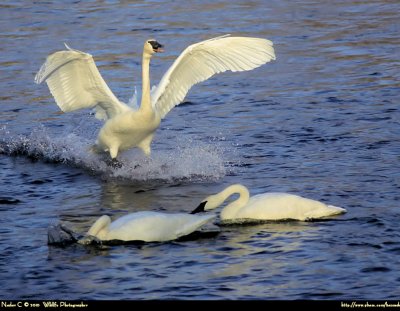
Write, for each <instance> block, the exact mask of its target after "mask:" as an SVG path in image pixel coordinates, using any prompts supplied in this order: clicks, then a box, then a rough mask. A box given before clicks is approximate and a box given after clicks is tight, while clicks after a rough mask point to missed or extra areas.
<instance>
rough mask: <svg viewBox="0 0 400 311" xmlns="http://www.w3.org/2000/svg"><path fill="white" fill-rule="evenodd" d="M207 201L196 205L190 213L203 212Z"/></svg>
mask: <svg viewBox="0 0 400 311" xmlns="http://www.w3.org/2000/svg"><path fill="white" fill-rule="evenodd" d="M206 204H207V201H204V202H201V203H200V205H199V206H197V207H196V208H195V209H194V210H193V211H191V212H190V214H197V213H204V212H205V210H204V207H205V206H206Z"/></svg>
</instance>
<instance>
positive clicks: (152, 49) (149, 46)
mask: <svg viewBox="0 0 400 311" xmlns="http://www.w3.org/2000/svg"><path fill="white" fill-rule="evenodd" d="M163 47H164V46H163V45H162V44H161V43H159V42H157V41H156V40H154V39H150V40H147V41H146V43H145V44H144V53H147V54H150V55H153V54H154V53H161V52H164V49H163Z"/></svg>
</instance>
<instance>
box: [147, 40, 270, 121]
mask: <svg viewBox="0 0 400 311" xmlns="http://www.w3.org/2000/svg"><path fill="white" fill-rule="evenodd" d="M272 46H273V44H272V42H271V41H269V40H266V39H261V38H249V37H230V36H229V35H228V36H222V37H217V38H213V39H210V40H206V41H202V42H199V43H196V44H193V45H191V46H189V47H187V48H186V49H185V50H184V51H183V52H182V54H181V55H180V56H179V57H178V58H177V59H176V60H175V62H174V63H173V64H172V66H171V67H170V68H169V69H168V71H167V72H166V73H165V74H164V76H163V77H162V79H161V81H160V83H159V85H158V87H157V90H156V92H155V94H154V97H153V98H152V102H153V106H154V108H155V110H156V111H157V112H158V114H159V116H160V117H161V118H164V117H165V115H166V114H167V113H168V112H169V111H170V110H171V109H172V108H173V107H175V106H176V105H178V104H180V103H181V102H182V101H183V99H184V97H185V96H186V94H187V92H188V91H189V89H190V88H191V87H192V86H193V85H195V84H196V83H199V82H202V81H204V80H207V79H208V78H210V77H211V76H213V75H215V74H217V73H220V72H224V71H227V70H230V71H245V70H251V69H254V68H257V67H259V66H261V65H263V64H265V63H267V62H269V61H271V60H274V59H275V53H274V48H273V47H272Z"/></svg>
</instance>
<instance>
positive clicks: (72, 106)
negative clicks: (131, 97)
mask: <svg viewBox="0 0 400 311" xmlns="http://www.w3.org/2000/svg"><path fill="white" fill-rule="evenodd" d="M65 46H66V47H67V49H68V50H67V51H59V52H55V53H53V54H51V55H49V56H48V57H47V59H46V62H45V63H44V64H43V65H42V67H41V68H40V70H39V72H38V73H37V74H36V77H35V82H36V83H38V84H39V83H42V82H43V81H46V83H47V86H48V87H49V89H50V92H51V94H52V95H53V97H54V99H55V101H56V103H57V105H58V106H59V107H60V109H61V110H62V111H64V112H69V111H74V110H78V109H83V108H93V107H96V117H98V118H103V119H107V118H112V117H113V116H114V115H116V114H119V113H121V112H122V111H124V110H126V109H129V108H128V107H127V106H126V105H125V104H123V103H121V102H120V101H119V100H118V99H117V98H116V97H115V95H114V94H113V93H112V92H111V90H110V89H109V87H108V86H107V84H106V82H105V81H104V79H103V78H102V76H101V75H100V72H99V70H98V69H97V67H96V64H95V63H94V60H93V57H92V55H90V54H87V53H84V52H81V51H78V50H74V49H71V48H69V47H68V46H67V45H65Z"/></svg>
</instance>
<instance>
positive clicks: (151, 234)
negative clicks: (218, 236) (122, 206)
mask: <svg viewBox="0 0 400 311" xmlns="http://www.w3.org/2000/svg"><path fill="white" fill-rule="evenodd" d="M213 218H215V215H202V216H199V215H190V214H184V213H175V214H166V213H159V212H150V211H149V212H136V213H131V214H128V215H125V216H123V217H121V218H118V219H117V220H115V221H113V222H111V218H110V217H109V216H106V215H104V216H101V217H100V218H99V219H97V221H96V222H95V223H94V224H93V225H92V227H91V228H90V229H89V231H88V232H87V235H89V236H94V237H96V238H98V239H100V240H102V241H110V240H121V241H145V242H164V241H170V240H175V239H177V238H179V237H182V236H185V235H188V234H190V233H192V232H194V231H195V230H196V229H198V228H200V227H201V226H202V225H204V224H205V223H207V222H208V221H210V220H211V219H213Z"/></svg>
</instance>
